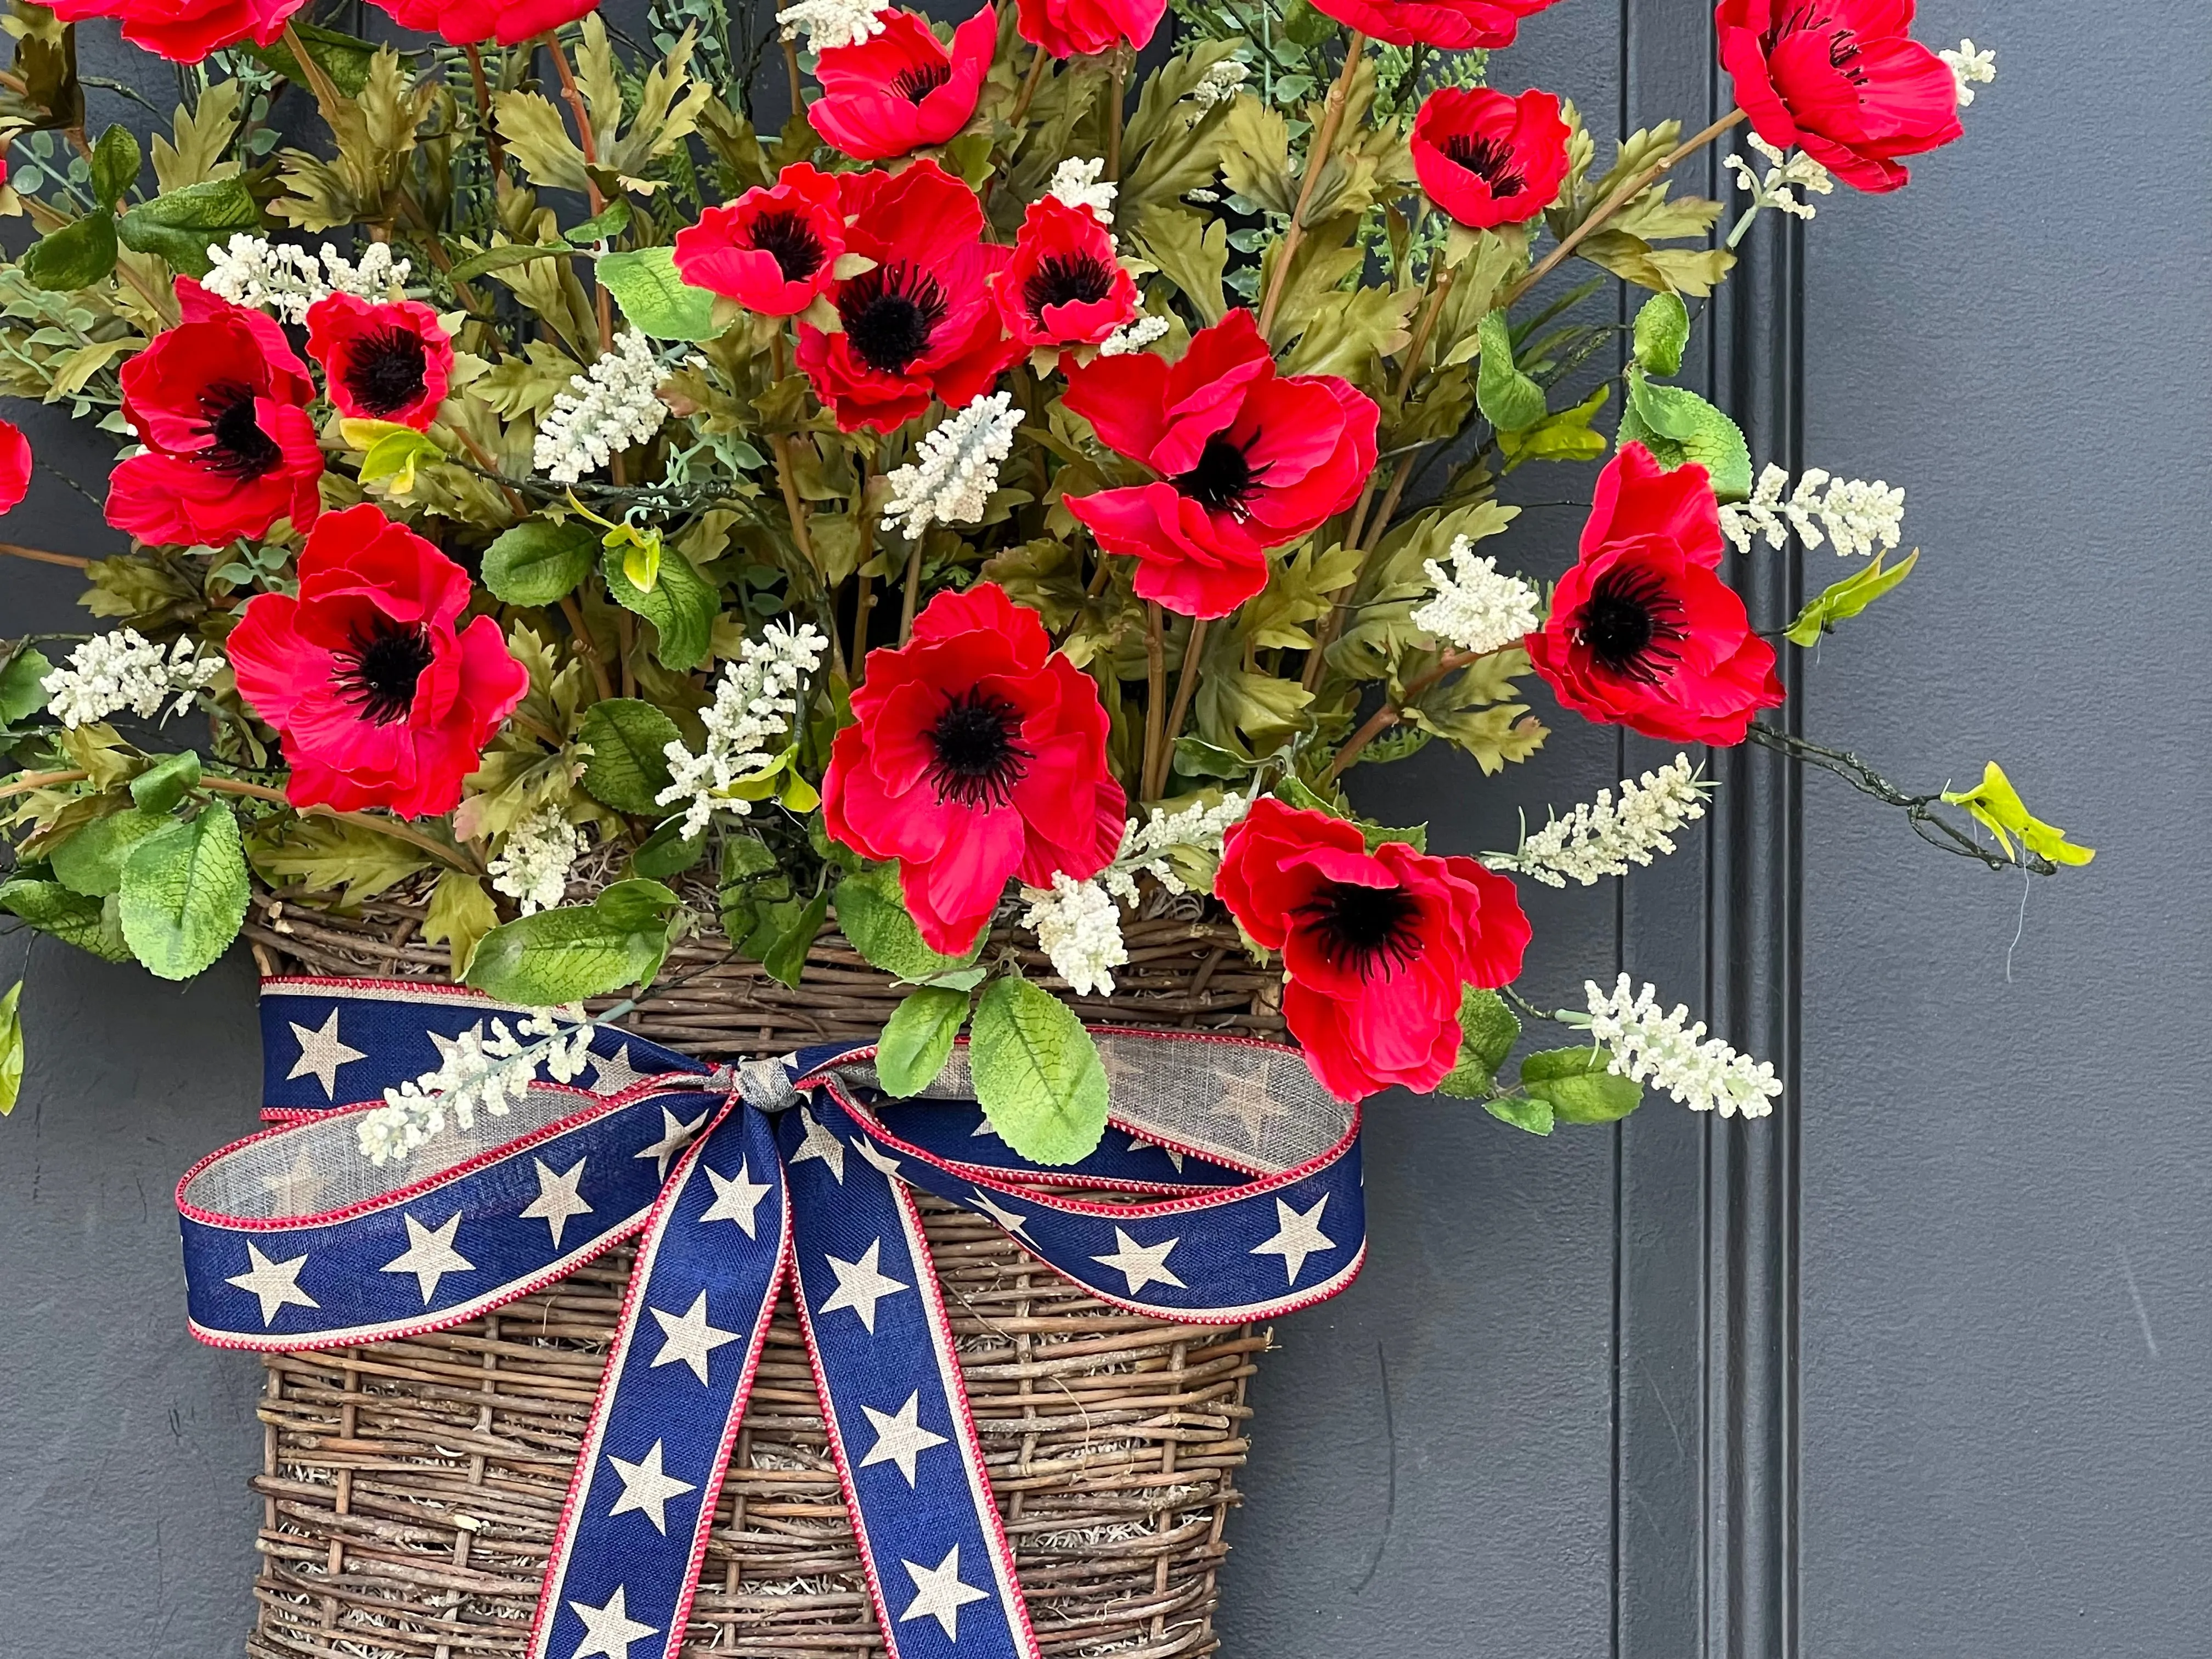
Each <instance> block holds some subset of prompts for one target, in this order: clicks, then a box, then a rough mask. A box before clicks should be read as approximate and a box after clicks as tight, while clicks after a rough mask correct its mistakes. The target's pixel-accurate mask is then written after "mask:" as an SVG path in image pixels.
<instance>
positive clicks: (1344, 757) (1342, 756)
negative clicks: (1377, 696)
mask: <svg viewBox="0 0 2212 1659" xmlns="http://www.w3.org/2000/svg"><path fill="white" fill-rule="evenodd" d="M1477 654H1478V653H1475V652H1473V651H1447V652H1445V653H1444V654H1443V656H1442V657H1440V658H1438V659H1437V665H1436V666H1435V667H1434V668H1431V670H1429V671H1428V672H1427V673H1425V674H1417V675H1415V676H1414V677H1413V678H1412V679H1410V680H1408V681H1407V682H1406V691H1405V696H1404V698H1403V700H1402V701H1401V702H1386V703H1384V704H1383V706H1382V707H1381V708H1378V709H1376V711H1375V712H1374V713H1373V714H1370V715H1369V716H1368V717H1367V719H1366V720H1364V722H1362V724H1361V726H1360V727H1359V729H1358V731H1357V732H1353V733H1352V736H1351V737H1350V738H1347V739H1346V742H1345V745H1344V747H1343V748H1341V749H1340V750H1337V751H1336V758H1335V759H1334V760H1332V761H1331V762H1329V763H1328V770H1327V771H1325V772H1323V773H1322V775H1321V780H1322V782H1323V783H1334V782H1335V781H1337V779H1338V778H1340V777H1341V776H1342V775H1344V769H1345V768H1346V767H1347V766H1349V765H1351V764H1352V762H1353V761H1355V760H1357V759H1358V757H1359V751H1360V750H1363V749H1364V748H1366V747H1367V745H1368V744H1370V743H1372V742H1374V741H1375V739H1376V738H1379V737H1381V736H1382V735H1383V733H1384V732H1388V731H1389V729H1390V728H1391V727H1392V726H1395V725H1396V724H1397V723H1398V722H1399V720H1401V718H1402V717H1403V716H1402V710H1403V708H1404V706H1405V704H1406V703H1407V702H1412V701H1413V699H1414V698H1416V697H1418V696H1420V694H1421V693H1422V692H1424V691H1425V690H1428V689H1429V688H1430V687H1431V686H1432V685H1434V684H1436V683H1437V681H1438V680H1440V679H1442V678H1443V677H1444V676H1445V675H1447V674H1449V673H1450V672H1451V671H1453V670H1455V669H1459V668H1464V667H1466V666H1467V665H1468V664H1469V663H1471V662H1473V661H1474V659H1475V657H1476V655H1477Z"/></svg>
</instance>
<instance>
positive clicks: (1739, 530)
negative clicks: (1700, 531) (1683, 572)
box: [1721, 464, 1905, 558]
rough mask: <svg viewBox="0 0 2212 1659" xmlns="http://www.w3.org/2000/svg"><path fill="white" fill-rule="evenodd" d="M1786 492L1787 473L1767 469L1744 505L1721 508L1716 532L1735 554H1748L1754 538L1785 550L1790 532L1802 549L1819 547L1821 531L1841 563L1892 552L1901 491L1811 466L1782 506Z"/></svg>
mask: <svg viewBox="0 0 2212 1659" xmlns="http://www.w3.org/2000/svg"><path fill="white" fill-rule="evenodd" d="M1789 486H1790V475H1789V473H1787V472H1785V471H1783V469H1782V468H1780V467H1778V466H1775V465H1771V464H1770V465H1768V466H1767V468H1766V470H1765V471H1764V472H1761V473H1760V474H1759V488H1758V489H1755V490H1753V492H1752V494H1751V499H1750V500H1749V501H1743V502H1741V503H1736V504H1734V505H1730V506H1728V507H1723V508H1721V528H1722V529H1723V531H1725V532H1727V533H1728V538H1729V540H1730V541H1732V542H1734V543H1735V545H1736V550H1737V551H1738V552H1741V553H1748V552H1750V551H1751V544H1752V542H1753V539H1754V538H1757V537H1760V536H1764V537H1765V538H1766V544H1767V545H1768V546H1769V547H1783V546H1785V545H1787V544H1788V543H1789V540H1790V532H1791V531H1792V530H1795V531H1796V532H1797V537H1798V539H1799V540H1800V541H1802V542H1803V543H1804V544H1805V545H1806V546H1807V547H1808V548H1809V547H1818V546H1820V542H1821V539H1822V532H1824V531H1825V532H1826V535H1827V537H1828V538H1830V539H1832V540H1833V541H1834V543H1835V544H1836V551H1837V552H1838V554H1840V555H1841V556H1844V557H1845V558H1850V557H1852V556H1864V555H1866V554H1869V553H1871V552H1873V551H1874V550H1875V549H1876V548H1880V549H1881V550H1882V551H1883V552H1885V553H1887V552H1890V551H1893V550H1894V549H1895V548H1896V546H1897V542H1898V538H1899V535H1900V534H1902V533H1903V529H1904V524H1905V491H1904V490H1903V489H1891V488H1890V487H1889V485H1888V484H1887V483H1884V482H1883V481H1882V480H1881V479H1880V478H1876V479H1875V481H1874V482H1873V483H1866V482H1864V481H1863V480H1861V479H1857V478H1836V477H1831V476H1830V475H1829V474H1828V473H1827V472H1826V471H1823V470H1822V469H1820V467H1817V466H1808V467H1807V468H1806V469H1805V472H1804V476H1803V477H1801V478H1799V479H1798V480H1797V488H1796V489H1794V490H1790V495H1789V496H1788V498H1787V499H1786V500H1785V499H1784V496H1783V494H1782V492H1783V491H1784V489H1789ZM1823 487H1825V488H1826V494H1825V495H1824V494H1822V489H1823Z"/></svg>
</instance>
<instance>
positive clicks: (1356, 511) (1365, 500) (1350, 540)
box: [1298, 472, 1383, 691]
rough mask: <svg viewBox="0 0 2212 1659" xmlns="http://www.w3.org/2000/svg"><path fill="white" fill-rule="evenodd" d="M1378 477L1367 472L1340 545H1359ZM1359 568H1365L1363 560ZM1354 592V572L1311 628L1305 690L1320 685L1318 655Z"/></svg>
mask: <svg viewBox="0 0 2212 1659" xmlns="http://www.w3.org/2000/svg"><path fill="white" fill-rule="evenodd" d="M1382 477H1383V475H1382V474H1381V473H1380V472H1370V473H1369V474H1368V475H1367V485H1366V488H1365V489H1362V490H1361V491H1360V492H1359V500H1358V501H1357V502H1356V503H1355V504H1354V505H1353V507H1352V517H1351V520H1349V521H1348V522H1347V523H1346V526H1345V528H1344V538H1343V541H1342V542H1341V543H1340V545H1342V546H1345V547H1357V546H1358V545H1359V533H1360V532H1361V531H1362V530H1364V529H1365V528H1366V526H1367V509H1368V508H1369V507H1372V506H1373V505H1374V504H1375V488H1376V484H1377V483H1380V482H1381V480H1382ZM1361 568H1362V569H1364V568H1365V562H1364V560H1363V561H1362V563H1361ZM1358 591H1359V578H1358V576H1357V575H1355V576H1353V578H1352V582H1351V584H1350V586H1347V587H1346V588H1345V590H1344V597H1343V598H1342V599H1339V600H1337V601H1336V603H1335V604H1334V605H1330V606H1329V608H1328V615H1327V616H1325V617H1322V619H1321V626H1320V627H1318V628H1316V629H1314V643H1313V649H1312V650H1310V651H1309V652H1307V653H1306V663H1305V667H1304V670H1303V671H1301V672H1300V674H1299V675H1298V684H1300V685H1302V686H1304V688H1305V689H1306V690H1309V691H1310V690H1314V688H1315V687H1316V686H1318V685H1319V684H1321V676H1322V655H1323V653H1325V652H1327V651H1328V647H1330V646H1331V645H1332V644H1334V642H1335V640H1336V636H1337V633H1338V631H1339V630H1340V629H1342V628H1343V626H1344V618H1345V617H1346V614H1347V613H1348V612H1349V611H1350V610H1351V609H1352V595H1353V594H1355V593H1357V592H1358Z"/></svg>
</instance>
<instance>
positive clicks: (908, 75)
mask: <svg viewBox="0 0 2212 1659" xmlns="http://www.w3.org/2000/svg"><path fill="white" fill-rule="evenodd" d="M951 78H952V65H951V64H913V65H910V66H909V67H908V68H906V69H902V70H900V71H899V72H898V73H897V74H896V75H894V76H891V90H892V91H893V92H895V93H896V94H898V95H899V96H900V97H902V98H903V99H905V100H907V102H908V103H909V104H918V103H920V102H921V100H923V99H925V98H927V97H928V96H929V94H931V93H933V92H935V91H936V90H937V89H938V88H939V87H941V86H943V85H944V84H945V82H948V81H950V80H951Z"/></svg>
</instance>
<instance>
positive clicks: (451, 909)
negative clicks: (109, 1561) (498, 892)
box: [422, 870, 499, 982]
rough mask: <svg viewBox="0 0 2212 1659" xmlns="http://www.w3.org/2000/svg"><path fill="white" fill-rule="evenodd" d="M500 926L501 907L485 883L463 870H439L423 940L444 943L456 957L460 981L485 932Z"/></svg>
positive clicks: (455, 968)
mask: <svg viewBox="0 0 2212 1659" xmlns="http://www.w3.org/2000/svg"><path fill="white" fill-rule="evenodd" d="M498 926H499V909H498V907H496V906H495V905H494V904H493V903H492V902H491V895H490V894H489V893H487V892H486V891H484V884H483V883H482V882H481V881H479V880H477V878H475V877H474V876H471V875H469V874H466V873H465V872H462V871H459V870H445V871H441V872H439V876H438V882H437V885H435V887H433V888H432V889H431V890H430V908H429V912H428V915H425V916H424V917H423V918H422V939H423V942H424V943H426V944H429V945H439V944H443V945H445V946H446V947H447V949H448V950H449V951H451V952H452V953H453V979H454V980H455V981H456V982H458V981H459V980H460V978H461V977H462V975H465V974H466V973H467V972H468V971H469V958H470V957H473V956H474V955H476V951H477V945H478V944H480V943H481V942H482V941H483V936H484V935H485V934H486V933H489V932H491V930H492V929H493V928H495V927H498Z"/></svg>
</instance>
